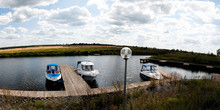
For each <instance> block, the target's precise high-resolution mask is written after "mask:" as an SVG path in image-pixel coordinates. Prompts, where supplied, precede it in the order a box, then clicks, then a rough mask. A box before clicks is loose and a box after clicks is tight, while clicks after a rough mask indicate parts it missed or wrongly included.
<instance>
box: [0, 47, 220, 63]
mask: <svg viewBox="0 0 220 110" xmlns="http://www.w3.org/2000/svg"><path fill="white" fill-rule="evenodd" d="M123 47H124V46H116V45H104V44H71V45H46V46H30V47H28V46H21V47H7V48H2V49H0V58H5V57H33V56H78V55H119V54H120V50H121V48H123ZM130 48H131V49H132V54H133V55H153V56H152V57H153V58H157V59H165V60H175V61H183V62H189V63H197V64H208V65H215V66H220V57H218V56H216V55H213V54H202V53H193V52H186V51H179V50H167V49H156V48H147V47H136V46H130Z"/></svg>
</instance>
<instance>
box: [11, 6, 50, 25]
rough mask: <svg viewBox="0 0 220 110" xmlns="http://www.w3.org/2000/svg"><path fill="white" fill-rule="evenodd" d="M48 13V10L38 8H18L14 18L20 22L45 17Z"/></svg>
mask: <svg viewBox="0 0 220 110" xmlns="http://www.w3.org/2000/svg"><path fill="white" fill-rule="evenodd" d="M47 14H48V11H47V10H43V9H37V8H16V9H15V11H14V13H13V16H12V20H13V21H14V22H17V23H20V22H25V21H28V20H30V19H32V18H34V17H44V16H45V15H47Z"/></svg>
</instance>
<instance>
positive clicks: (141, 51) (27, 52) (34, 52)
mask: <svg viewBox="0 0 220 110" xmlns="http://www.w3.org/2000/svg"><path fill="white" fill-rule="evenodd" d="M44 47H47V46H39V47H38V46H32V48H30V47H25V48H24V47H22V49H21V48H20V49H19V47H16V48H10V49H11V50H10V51H8V50H7V49H2V51H1V50H0V57H1V58H4V57H32V56H77V55H97V54H98V55H119V54H120V50H121V48H122V47H121V46H114V45H66V46H57V47H56V46H49V47H48V48H44ZM54 47H56V48H54ZM130 48H131V49H132V52H133V55H159V54H165V53H168V52H169V51H168V50H158V49H152V48H143V47H130Z"/></svg>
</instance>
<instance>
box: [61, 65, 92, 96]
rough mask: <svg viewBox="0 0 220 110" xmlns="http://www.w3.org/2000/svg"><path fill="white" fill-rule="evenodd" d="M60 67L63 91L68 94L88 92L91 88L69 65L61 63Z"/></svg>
mask: <svg viewBox="0 0 220 110" xmlns="http://www.w3.org/2000/svg"><path fill="white" fill-rule="evenodd" d="M60 69H61V73H62V77H63V80H64V86H65V91H66V93H67V94H68V95H69V96H78V95H87V94H90V92H91V88H90V87H89V85H88V84H87V83H86V82H85V81H84V80H83V79H82V77H81V76H80V75H78V74H77V73H76V72H75V71H74V69H73V67H72V66H71V65H61V66H60Z"/></svg>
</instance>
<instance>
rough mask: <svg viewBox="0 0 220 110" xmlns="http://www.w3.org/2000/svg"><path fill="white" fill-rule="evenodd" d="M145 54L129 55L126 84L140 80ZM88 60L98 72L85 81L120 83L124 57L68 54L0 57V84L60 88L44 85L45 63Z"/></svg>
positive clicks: (184, 73) (189, 74)
mask: <svg viewBox="0 0 220 110" xmlns="http://www.w3.org/2000/svg"><path fill="white" fill-rule="evenodd" d="M144 57H148V56H132V57H131V58H130V59H129V60H128V73H127V83H134V82H141V81H143V80H142V79H141V78H140V76H139V72H140V68H141V65H142V64H141V63H140V58H144ZM80 60H90V61H92V62H93V63H94V64H95V66H94V68H96V69H98V70H99V71H100V74H99V75H98V76H97V79H96V82H94V83H92V84H91V83H89V85H90V86H91V87H106V86H112V85H113V82H117V81H119V82H121V83H123V76H124V60H123V59H122V58H121V57H120V56H72V57H70V56H68V57H30V58H1V59H0V75H1V77H0V87H1V88H7V89H14V90H38V91H45V90H53V89H56V90H63V89H64V88H63V87H62V86H61V87H60V88H54V87H53V86H52V85H46V79H45V76H44V72H45V69H46V65H47V64H50V63H56V64H59V65H62V64H68V65H72V66H73V67H74V68H76V66H77V61H80ZM159 68H161V69H163V70H165V71H167V72H170V73H171V72H177V73H178V74H180V75H181V76H182V77H184V76H185V77H186V78H187V79H190V78H193V77H194V76H199V75H202V76H207V77H210V75H209V74H208V73H207V72H201V71H197V72H192V71H190V70H184V69H181V68H175V67H167V66H159Z"/></svg>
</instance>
